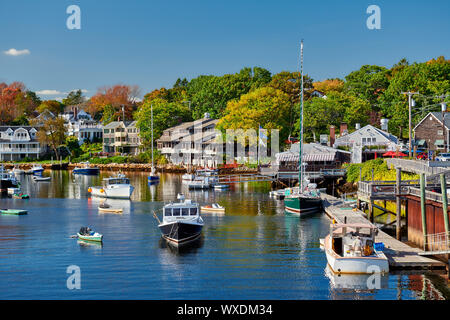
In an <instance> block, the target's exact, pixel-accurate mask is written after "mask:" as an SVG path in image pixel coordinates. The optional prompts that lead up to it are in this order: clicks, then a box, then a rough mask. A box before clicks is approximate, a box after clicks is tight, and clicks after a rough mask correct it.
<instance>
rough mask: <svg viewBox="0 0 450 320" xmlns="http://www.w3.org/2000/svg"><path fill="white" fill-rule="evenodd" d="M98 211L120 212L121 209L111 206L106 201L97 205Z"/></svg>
mask: <svg viewBox="0 0 450 320" xmlns="http://www.w3.org/2000/svg"><path fill="white" fill-rule="evenodd" d="M98 212H103V213H122V212H123V209H122V208H113V207H111V206H110V205H109V204H107V203H101V204H100V205H99V206H98Z"/></svg>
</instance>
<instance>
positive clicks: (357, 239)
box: [330, 224, 378, 257]
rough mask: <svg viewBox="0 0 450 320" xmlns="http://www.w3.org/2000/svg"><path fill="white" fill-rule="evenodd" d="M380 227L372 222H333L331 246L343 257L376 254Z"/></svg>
mask: <svg viewBox="0 0 450 320" xmlns="http://www.w3.org/2000/svg"><path fill="white" fill-rule="evenodd" d="M377 234H378V228H377V227H375V226H374V225H371V224H332V225H331V230H330V235H331V248H332V249H333V251H334V252H335V253H336V254H338V255H339V256H341V257H368V256H372V255H374V254H375V250H374V244H375V236H376V235H377Z"/></svg>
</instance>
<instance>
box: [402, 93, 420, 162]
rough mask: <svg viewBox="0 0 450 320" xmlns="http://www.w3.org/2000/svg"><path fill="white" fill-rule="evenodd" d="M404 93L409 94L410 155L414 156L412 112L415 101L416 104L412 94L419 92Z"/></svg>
mask: <svg viewBox="0 0 450 320" xmlns="http://www.w3.org/2000/svg"><path fill="white" fill-rule="evenodd" d="M402 94H407V95H408V109H409V111H408V114H409V157H410V158H412V116H411V114H412V112H411V109H412V107H413V103H414V105H415V102H414V100H413V99H412V96H413V95H415V94H419V92H411V91H408V92H402Z"/></svg>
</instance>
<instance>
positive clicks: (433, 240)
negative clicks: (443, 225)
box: [423, 232, 450, 252]
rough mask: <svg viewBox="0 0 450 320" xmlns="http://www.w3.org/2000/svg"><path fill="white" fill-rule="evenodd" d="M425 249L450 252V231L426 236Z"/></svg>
mask: <svg viewBox="0 0 450 320" xmlns="http://www.w3.org/2000/svg"><path fill="white" fill-rule="evenodd" d="M423 250H424V251H432V252H449V251H450V232H448V233H447V232H442V233H435V234H428V235H427V236H426V237H425V243H424V248H423Z"/></svg>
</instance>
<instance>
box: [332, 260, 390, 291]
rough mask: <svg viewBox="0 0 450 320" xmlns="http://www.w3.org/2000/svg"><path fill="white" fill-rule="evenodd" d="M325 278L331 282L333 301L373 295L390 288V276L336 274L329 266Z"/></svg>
mask: <svg viewBox="0 0 450 320" xmlns="http://www.w3.org/2000/svg"><path fill="white" fill-rule="evenodd" d="M325 276H326V277H327V278H328V279H329V280H330V291H331V293H332V296H333V297H332V298H333V299H346V298H352V299H354V298H358V297H355V296H353V297H352V296H351V295H352V294H364V293H372V294H373V293H376V292H377V291H378V290H380V289H387V288H388V287H389V275H387V274H384V275H383V274H380V273H378V274H336V273H334V272H333V271H332V270H331V268H330V266H329V265H327V267H326V268H325ZM362 297H364V295H363V296H362ZM359 298H361V297H359Z"/></svg>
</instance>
